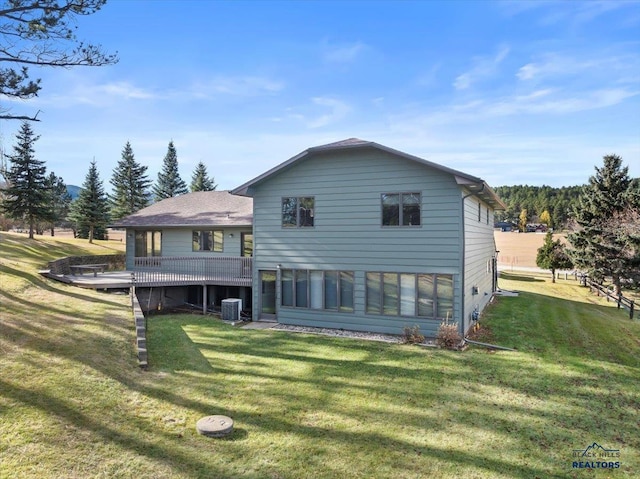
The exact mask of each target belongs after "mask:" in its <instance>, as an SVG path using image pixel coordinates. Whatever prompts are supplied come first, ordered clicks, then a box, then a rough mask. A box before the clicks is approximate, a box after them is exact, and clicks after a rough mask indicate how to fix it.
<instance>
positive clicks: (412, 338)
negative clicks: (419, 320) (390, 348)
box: [402, 324, 424, 344]
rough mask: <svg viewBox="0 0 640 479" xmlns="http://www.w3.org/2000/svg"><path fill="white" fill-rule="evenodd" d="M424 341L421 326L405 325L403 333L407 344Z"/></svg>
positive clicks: (404, 341) (403, 340) (403, 338)
mask: <svg viewBox="0 0 640 479" xmlns="http://www.w3.org/2000/svg"><path fill="white" fill-rule="evenodd" d="M423 341H424V335H423V334H421V333H420V326H418V325H417V324H416V325H415V326H411V327H409V326H405V327H404V330H403V333H402V342H403V343H405V344H418V343H421V342H423Z"/></svg>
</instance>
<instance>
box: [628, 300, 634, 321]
mask: <svg viewBox="0 0 640 479" xmlns="http://www.w3.org/2000/svg"><path fill="white" fill-rule="evenodd" d="M634 304H635V303H634V302H633V300H631V301H629V319H633V305H634Z"/></svg>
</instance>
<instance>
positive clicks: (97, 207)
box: [71, 160, 109, 243]
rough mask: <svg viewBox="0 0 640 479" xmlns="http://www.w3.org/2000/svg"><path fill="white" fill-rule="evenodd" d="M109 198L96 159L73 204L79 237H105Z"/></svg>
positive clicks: (73, 214)
mask: <svg viewBox="0 0 640 479" xmlns="http://www.w3.org/2000/svg"><path fill="white" fill-rule="evenodd" d="M108 212H109V200H108V199H107V195H105V193H104V188H103V186H102V181H101V180H100V176H99V174H98V168H97V166H96V161H95V160H93V161H92V162H91V166H90V167H89V172H88V173H87V176H86V178H85V180H84V183H83V184H82V189H81V190H80V194H79V195H78V198H76V200H75V201H74V202H73V203H72V204H71V218H72V219H73V221H75V223H76V225H77V230H78V237H79V238H89V243H93V240H94V238H95V239H104V238H105V235H106V229H107V223H108V222H109V213H108Z"/></svg>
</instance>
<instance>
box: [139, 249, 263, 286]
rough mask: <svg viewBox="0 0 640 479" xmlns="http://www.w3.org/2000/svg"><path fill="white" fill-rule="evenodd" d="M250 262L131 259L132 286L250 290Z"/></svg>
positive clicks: (235, 259) (238, 259) (228, 258)
mask: <svg viewBox="0 0 640 479" xmlns="http://www.w3.org/2000/svg"><path fill="white" fill-rule="evenodd" d="M252 272H253V258H249V257H240V256H217V257H215V258H199V257H195V256H153V257H140V258H134V278H135V283H136V286H182V285H192V284H218V285H227V286H251V278H252Z"/></svg>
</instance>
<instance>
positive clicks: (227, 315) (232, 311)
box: [222, 298, 242, 321]
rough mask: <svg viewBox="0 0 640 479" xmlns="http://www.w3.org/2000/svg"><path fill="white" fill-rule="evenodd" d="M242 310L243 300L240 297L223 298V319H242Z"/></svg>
mask: <svg viewBox="0 0 640 479" xmlns="http://www.w3.org/2000/svg"><path fill="white" fill-rule="evenodd" d="M241 312H242V300H241V299H238V298H229V299H223V300H222V320H223V321H240V313H241Z"/></svg>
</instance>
